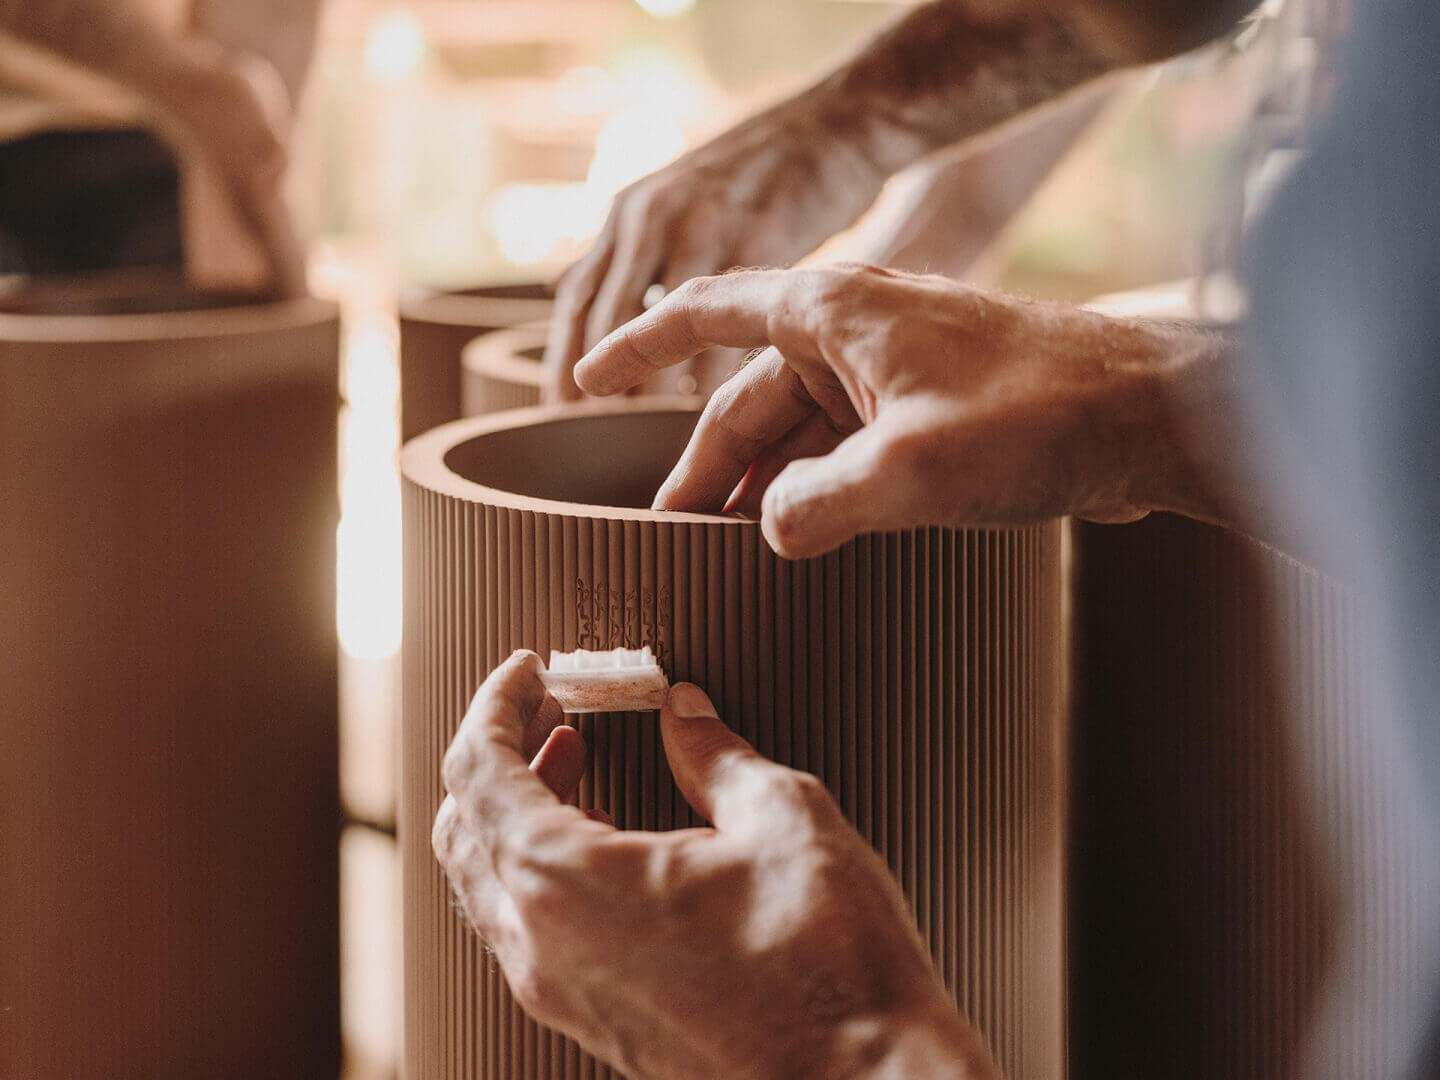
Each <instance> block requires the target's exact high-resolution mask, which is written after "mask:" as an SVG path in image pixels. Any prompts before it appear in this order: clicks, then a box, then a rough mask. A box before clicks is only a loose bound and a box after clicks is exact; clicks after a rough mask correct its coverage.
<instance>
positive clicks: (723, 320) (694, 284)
mask: <svg viewBox="0 0 1440 1080" xmlns="http://www.w3.org/2000/svg"><path fill="white" fill-rule="evenodd" d="M798 287H799V286H798V285H797V284H796V283H795V279H792V278H791V277H790V276H789V272H787V271H783V270H746V271H743V272H740V273H734V274H725V275H724V276H722V277H708V278H693V279H692V280H690V281H689V282H687V283H686V284H685V285H683V286H681V287H680V288H679V289H677V290H676V291H675V292H673V293H671V294H670V295H669V296H667V297H665V299H664V300H662V301H660V303H658V304H656V305H655V306H654V307H652V308H651V309H650V310H649V311H647V312H645V313H644V314H643V315H641V316H639V317H638V318H636V319H634V320H632V321H631V322H628V323H626V324H625V325H624V326H622V327H620V329H618V330H616V331H614V332H613V333H611V334H610V335H609V336H607V337H606V338H605V339H604V340H603V341H601V342H600V343H599V344H597V345H596V346H595V348H594V349H592V350H591V351H590V352H589V353H588V354H587V355H586V356H585V357H584V358H583V359H581V361H580V362H579V363H578V364H577V365H576V367H575V381H576V382H577V383H579V385H580V386H581V387H582V388H583V389H584V390H585V391H586V393H589V394H598V395H605V394H618V393H619V392H620V391H622V390H625V389H627V388H629V387H631V386H635V385H636V384H638V383H642V382H644V381H645V380H646V379H649V378H650V377H651V376H652V375H654V374H655V372H657V371H659V370H661V369H662V368H667V367H671V366H673V365H675V364H678V363H681V362H682V361H685V360H689V359H690V358H691V357H692V356H695V355H696V354H697V353H700V352H703V351H704V350H705V349H708V348H709V347H710V346H712V345H729V346H732V347H734V348H740V349H753V348H758V347H760V346H762V345H769V344H771V337H770V333H771V328H772V322H776V321H778V322H783V323H787V324H800V323H801V320H800V317H799V313H797V312H796V311H795V310H794V307H795V305H792V304H791V303H790V298H791V294H792V293H794V292H796V290H797V289H798ZM797 299H798V298H797Z"/></svg>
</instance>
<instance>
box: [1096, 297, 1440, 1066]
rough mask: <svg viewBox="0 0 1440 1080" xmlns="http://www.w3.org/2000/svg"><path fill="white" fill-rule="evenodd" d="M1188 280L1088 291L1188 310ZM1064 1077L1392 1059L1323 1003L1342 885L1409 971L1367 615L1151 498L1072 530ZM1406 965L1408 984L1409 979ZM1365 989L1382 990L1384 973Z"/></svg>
mask: <svg viewBox="0 0 1440 1080" xmlns="http://www.w3.org/2000/svg"><path fill="white" fill-rule="evenodd" d="M1191 295H1193V293H1192V290H1191V289H1189V288H1185V289H1177V288H1174V287H1171V288H1168V289H1163V290H1154V291H1151V292H1149V293H1144V294H1127V295H1125V296H1119V297H1110V298H1106V300H1105V301H1104V302H1103V303H1097V305H1096V306H1099V307H1101V308H1102V309H1105V310H1111V311H1120V312H1124V313H1127V314H1146V315H1150V316H1153V317H1158V318H1171V319H1173V318H1190V319H1194V318H1195V312H1194V306H1193V305H1192V304H1191V303H1190V302H1189V299H1188V298H1189V297H1190V296H1191ZM1075 539H1076V543H1075V567H1076V575H1075V582H1076V593H1075V623H1074V635H1075V636H1074V640H1075V657H1076V673H1075V720H1074V738H1073V740H1072V745H1073V747H1074V757H1073V764H1072V780H1071V786H1072V803H1071V804H1072V806H1073V808H1074V809H1073V817H1072V821H1073V848H1072V855H1071V860H1070V868H1071V875H1072V880H1071V888H1070V892H1069V912H1070V940H1071V943H1072V951H1071V960H1070V976H1071V979H1070V1003H1071V1005H1070V1040H1071V1071H1070V1075H1071V1077H1072V1080H1099V1078H1109V1077H1114V1076H1164V1077H1171V1078H1174V1080H1188V1078H1193V1080H1269V1078H1273V1077H1278V1076H1290V1075H1296V1074H1297V1073H1298V1072H1299V1071H1301V1070H1300V1063H1301V1059H1302V1055H1303V1054H1306V1053H1309V1054H1311V1055H1313V1060H1315V1061H1321V1060H1324V1061H1331V1062H1343V1063H1344V1064H1343V1065H1340V1066H1338V1068H1339V1072H1337V1073H1336V1074H1335V1075H1345V1076H1353V1077H1369V1076H1386V1075H1392V1073H1391V1072H1390V1070H1389V1069H1388V1068H1387V1067H1386V1065H1385V1062H1384V1059H1383V1052H1384V1051H1383V1049H1382V1043H1383V1040H1382V1039H1379V1038H1378V1036H1376V1033H1379V1032H1383V1031H1384V1030H1385V1028H1386V1024H1387V1022H1388V1019H1391V1018H1386V1017H1383V1016H1375V1017H1372V1018H1371V1020H1372V1021H1373V1022H1372V1023H1370V1024H1368V1025H1364V1026H1362V1028H1361V1029H1360V1030H1362V1031H1363V1032H1365V1033H1366V1034H1364V1035H1363V1036H1362V1039H1363V1038H1371V1037H1372V1036H1375V1038H1374V1041H1373V1042H1370V1043H1361V1044H1355V1045H1348V1046H1340V1045H1336V1044H1333V1043H1331V1042H1329V1041H1327V1040H1328V1039H1329V1038H1330V1037H1331V1036H1329V1035H1328V1034H1327V1033H1326V1032H1325V1031H1324V1030H1323V1028H1322V1027H1321V1026H1320V1025H1318V1024H1317V1020H1318V1019H1319V1016H1320V1009H1321V1007H1322V1001H1323V997H1322V995H1323V991H1324V988H1325V982H1326V979H1327V978H1328V977H1329V976H1330V975H1331V974H1332V966H1333V961H1334V957H1333V955H1332V954H1333V946H1334V938H1335V934H1336V931H1337V929H1338V927H1339V919H1340V916H1341V914H1342V911H1341V908H1340V895H1341V890H1343V892H1344V893H1345V894H1346V895H1345V896H1344V899H1345V903H1346V904H1348V905H1353V908H1352V910H1351V911H1350V914H1351V915H1353V916H1354V917H1355V918H1357V919H1358V920H1360V921H1359V925H1360V926H1361V927H1362V929H1363V932H1364V933H1365V935H1366V936H1365V951H1366V953H1367V957H1366V964H1367V966H1369V967H1370V969H1371V970H1370V971H1368V972H1364V973H1362V972H1357V971H1351V972H1347V974H1346V978H1347V979H1349V980H1351V982H1352V985H1355V986H1358V987H1361V988H1362V992H1363V991H1365V990H1367V989H1368V988H1369V985H1370V984H1369V983H1367V982H1365V981H1364V979H1365V978H1368V977H1369V976H1370V975H1373V974H1375V973H1377V972H1383V971H1390V972H1401V973H1403V972H1406V971H1407V969H1412V970H1410V975H1411V976H1412V977H1414V978H1416V979H1417V980H1418V978H1419V977H1420V975H1421V974H1422V973H1420V972H1416V971H1413V968H1414V965H1415V963H1416V961H1415V959H1414V957H1415V956H1416V955H1418V953H1417V952H1415V951H1414V950H1412V949H1411V947H1410V946H1411V944H1412V942H1411V941H1410V940H1409V937H1408V935H1409V934H1410V933H1412V932H1413V931H1412V928H1413V926H1414V925H1415V920H1414V919H1412V918H1411V917H1409V916H1408V915H1407V911H1410V910H1412V908H1411V905H1413V904H1415V903H1417V902H1424V901H1423V900H1417V897H1419V895H1420V893H1419V890H1418V889H1417V890H1412V891H1411V892H1410V893H1409V894H1408V895H1407V893H1406V891H1405V890H1404V889H1403V888H1398V889H1397V888H1396V887H1395V885H1394V882H1395V881H1396V880H1397V872H1398V875H1399V876H1398V880H1401V881H1403V880H1404V874H1405V872H1406V871H1405V868H1403V867H1399V868H1397V867H1395V866H1392V865H1388V864H1387V860H1390V859H1391V858H1392V856H1391V854H1390V850H1389V848H1387V845H1386V844H1385V843H1384V840H1385V832H1384V825H1383V823H1384V822H1385V821H1386V820H1387V819H1388V818H1390V817H1392V816H1393V815H1392V814H1391V813H1390V811H1389V809H1388V808H1387V799H1388V798H1389V797H1390V793H1389V791H1388V785H1387V783H1386V782H1385V780H1384V779H1383V777H1384V772H1383V765H1382V763H1381V762H1379V761H1378V760H1377V759H1376V755H1375V752H1374V748H1373V747H1371V746H1370V745H1369V744H1368V739H1367V735H1366V731H1367V728H1368V727H1369V724H1368V721H1367V716H1368V713H1367V709H1368V707H1369V705H1368V697H1367V683H1368V682H1369V678H1370V674H1369V672H1370V666H1371V665H1370V663H1369V659H1368V657H1367V652H1366V647H1365V642H1364V641H1363V639H1362V635H1361V626H1362V623H1363V620H1362V619H1361V618H1360V614H1359V611H1358V604H1357V601H1356V599H1355V598H1354V596H1353V595H1352V594H1351V593H1350V591H1349V590H1348V589H1347V588H1346V587H1345V586H1344V585H1343V584H1342V583H1340V582H1338V581H1336V580H1335V579H1334V578H1332V577H1330V576H1327V575H1326V574H1324V573H1322V572H1321V571H1319V570H1317V569H1315V568H1314V567H1312V566H1309V565H1306V564H1305V563H1302V562H1300V561H1298V560H1296V559H1294V558H1292V557H1290V556H1289V555H1286V554H1284V553H1282V552H1280V551H1277V550H1276V549H1274V548H1272V547H1269V546H1267V545H1265V544H1262V543H1259V542H1257V541H1255V540H1252V539H1250V538H1249V537H1245V536H1241V535H1239V534H1237V533H1234V532H1230V531H1227V530H1225V529H1221V528H1217V527H1215V526H1212V525H1206V524H1202V523H1200V522H1197V521H1192V520H1189V519H1186V518H1181V517H1177V516H1173V515H1169V514H1154V515H1151V516H1150V517H1149V518H1147V519H1145V520H1144V521H1141V522H1137V523H1135V524H1132V525H1123V526H1117V525H1086V524H1081V525H1078V526H1077V527H1076V532H1075ZM1417 985H1418V982H1417ZM1372 1000H1374V1001H1377V1002H1378V1001H1379V1000H1381V998H1380V996H1379V995H1375V996H1374V997H1373V999H1372Z"/></svg>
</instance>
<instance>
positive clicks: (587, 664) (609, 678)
mask: <svg viewBox="0 0 1440 1080" xmlns="http://www.w3.org/2000/svg"><path fill="white" fill-rule="evenodd" d="M545 688H546V689H547V690H549V691H550V693H551V695H552V696H553V697H554V698H555V700H556V701H558V702H559V703H560V708H561V709H563V710H564V711H565V712H567V713H581V712H649V711H651V710H652V709H658V708H660V707H661V706H662V705H664V704H665V698H666V696H667V695H668V694H669V693H670V681H669V680H668V679H666V678H665V672H664V671H663V670H661V668H660V663H659V661H657V660H656V659H655V654H654V653H653V652H651V651H650V647H649V646H648V645H647V646H646V647H645V648H643V649H611V650H610V651H609V652H589V651H587V650H585V649H577V650H575V651H574V652H572V653H562V652H552V653H551V654H550V666H549V667H548V668H546V669H545Z"/></svg>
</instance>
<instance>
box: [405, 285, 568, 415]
mask: <svg viewBox="0 0 1440 1080" xmlns="http://www.w3.org/2000/svg"><path fill="white" fill-rule="evenodd" d="M553 304H554V301H553V300H552V298H551V296H550V292H549V289H547V288H546V287H545V286H544V285H539V284H525V285H486V286H477V287H475V288H472V289H457V290H454V291H451V292H430V293H418V294H414V295H411V296H407V297H405V298H404V299H402V300H401V302H400V434H401V438H402V439H406V440H408V439H412V438H414V437H415V436H416V435H419V434H420V433H421V432H423V431H429V430H430V429H431V428H433V427H436V426H437V425H439V424H444V423H448V422H449V421H451V420H454V419H456V418H457V417H459V416H461V415H462V412H461V404H460V398H461V390H460V383H461V374H460V353H461V352H462V350H464V348H465V346H466V344H467V343H468V342H470V341H471V340H472V339H474V338H476V337H479V336H480V335H482V334H488V333H490V332H491V331H494V330H500V329H504V328H505V327H509V326H517V325H519V324H521V323H533V322H535V321H537V320H540V321H543V320H547V319H549V318H550V310H551V308H552V306H553ZM541 344H542V345H543V344H544V339H543V338H542V339H541ZM539 400H540V399H539V398H538V397H536V398H535V400H534V401H533V402H530V401H527V402H525V404H538V402H539Z"/></svg>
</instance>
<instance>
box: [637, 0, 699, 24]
mask: <svg viewBox="0 0 1440 1080" xmlns="http://www.w3.org/2000/svg"><path fill="white" fill-rule="evenodd" d="M635 2H636V3H637V4H639V5H640V6H641V7H642V8H643V9H644V10H645V12H646V13H647V14H650V15H656V16H659V17H660V18H662V19H668V18H672V17H674V16H676V15H683V14H685V12H687V11H689V10H690V9H691V8H693V7H694V6H695V0H635Z"/></svg>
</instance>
